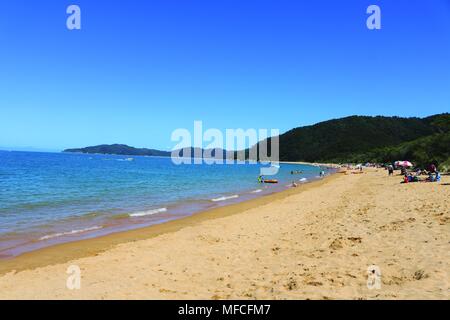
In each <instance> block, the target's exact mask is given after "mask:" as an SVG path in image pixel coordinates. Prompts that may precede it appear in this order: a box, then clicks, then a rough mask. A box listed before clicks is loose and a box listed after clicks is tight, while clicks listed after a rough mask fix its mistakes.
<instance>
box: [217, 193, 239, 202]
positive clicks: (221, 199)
mask: <svg viewBox="0 0 450 320" xmlns="http://www.w3.org/2000/svg"><path fill="white" fill-rule="evenodd" d="M238 197H239V196H238V195H237V194H235V195H232V196H228V197H220V198H215V199H211V201H213V202H218V201H225V200H229V199H236V198H238Z"/></svg>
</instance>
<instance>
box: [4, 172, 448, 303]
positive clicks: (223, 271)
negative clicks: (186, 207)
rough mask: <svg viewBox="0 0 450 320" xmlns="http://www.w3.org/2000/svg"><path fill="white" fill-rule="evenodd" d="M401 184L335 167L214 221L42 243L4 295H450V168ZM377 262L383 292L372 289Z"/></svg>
mask: <svg viewBox="0 0 450 320" xmlns="http://www.w3.org/2000/svg"><path fill="white" fill-rule="evenodd" d="M399 181H401V177H400V176H394V177H388V176H387V173H386V172H385V171H384V170H381V169H380V170H367V171H366V172H365V173H364V174H336V175H335V177H333V178H330V179H327V180H326V181H325V182H322V183H316V184H315V185H314V184H312V185H311V186H309V187H304V186H303V187H299V188H297V189H296V190H295V191H288V193H285V194H284V196H280V195H278V196H277V197H272V198H270V197H269V198H266V200H265V201H261V200H259V201H254V202H248V203H247V204H240V205H238V206H234V207H233V206H232V207H230V209H222V211H221V213H220V212H219V213H217V212H216V213H214V212H213V213H211V214H210V215H211V217H213V218H208V213H204V214H200V216H199V217H202V218H194V219H191V220H189V219H188V220H186V221H185V222H175V223H174V224H169V225H168V226H166V227H161V226H159V227H156V229H155V228H153V229H152V228H148V229H144V230H141V231H140V232H141V233H140V234H139V236H137V234H133V237H134V238H133V239H134V240H136V241H134V242H125V243H122V244H116V243H115V242H114V241H113V240H112V239H118V238H117V237H119V238H120V237H121V236H120V234H119V235H112V236H110V237H109V238H108V237H106V238H105V239H104V240H102V241H103V242H102V243H103V244H104V243H105V242H108V241H109V242H110V243H113V245H111V246H110V247H109V248H107V247H103V249H100V246H99V241H100V240H98V239H97V240H92V241H91V242H90V241H82V242H79V243H75V244H71V245H66V246H64V245H63V246H59V247H56V249H55V248H54V249H52V250H53V251H52V250H49V251H45V250H44V251H41V253H40V252H39V251H38V252H36V253H33V254H31V255H29V256H28V257H24V258H23V260H20V258H19V259H17V260H16V263H17V262H20V261H22V262H23V265H22V268H19V267H18V269H23V268H25V267H26V266H27V265H29V266H32V265H33V264H32V263H30V261H31V260H32V261H33V263H37V265H42V267H39V268H34V269H30V270H23V271H20V272H9V273H7V274H4V275H3V276H0V298H3V299H5V298H6V299H22V298H32V299H35V298H43V299H112V298H117V299H192V298H200V299H306V298H310V299H337V298H344V299H399V298H406V299H413V298H414V299H433V298H435V299H449V298H450V291H449V290H450V289H449V288H450V279H449V272H450V202H449V201H450V200H449V199H450V185H449V184H450V177H443V182H442V183H411V184H400V183H399ZM267 199H269V200H270V201H268V200H267ZM233 208H234V209H233ZM237 209H239V210H237ZM227 210H231V211H233V210H234V211H233V212H231V211H230V212H231V213H229V214H225V213H226V212H227ZM236 210H237V211H236ZM195 219H197V220H195ZM158 228H160V229H158ZM161 228H162V229H161ZM164 228H166V229H164ZM152 230H153V231H152ZM154 230H160V232H158V233H155V231H154ZM164 230H165V231H164ZM163 231H164V232H163ZM145 233H148V235H149V237H151V238H149V239H145V237H143V234H144V235H145ZM114 237H116V238H114ZM122 237H124V236H123V235H122ZM129 237H130V236H129ZM143 238H144V239H143ZM123 239H125V238H123ZM140 239H143V240H140ZM129 240H130V239H129ZM77 246H78V249H79V250H80V251H79V252H80V256H79V257H77V256H76V254H75V253H76V249H77ZM89 246H91V249H90V248H89ZM58 250H59V252H60V255H59V260H61V261H58V259H56V258H55V257H56V256H55V252H56V253H57V252H58ZM89 250H92V251H91V252H89ZM67 252H71V254H72V255H67ZM50 253H51V254H50ZM40 255H41V256H40ZM66 255H67V257H70V256H72V257H74V258H73V260H72V261H67V262H64V261H63V260H64V259H63V257H66ZM52 257H53V258H52ZM51 259H54V260H53V261H54V262H55V264H53V265H46V264H48V263H49V262H51V261H52V260H51ZM2 264H3V267H4V268H5V266H6V265H8V266H13V265H14V264H13V263H12V262H9V264H5V262H0V267H1V265H2ZM69 265H78V266H79V267H80V268H81V270H82V280H81V289H80V290H68V289H67V288H66V279H67V276H68V275H67V274H66V270H67V267H68V266H69ZM370 265H377V266H378V267H379V268H380V270H381V280H382V283H381V288H380V289H372V290H369V289H368V288H367V284H366V282H367V268H368V267H369V266H370ZM17 266H19V265H17Z"/></svg>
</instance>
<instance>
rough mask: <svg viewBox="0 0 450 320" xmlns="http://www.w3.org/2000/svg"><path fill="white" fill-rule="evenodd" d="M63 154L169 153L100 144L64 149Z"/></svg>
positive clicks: (127, 154) (160, 154) (147, 154)
mask: <svg viewBox="0 0 450 320" xmlns="http://www.w3.org/2000/svg"><path fill="white" fill-rule="evenodd" d="M63 152H72V153H91V154H117V155H126V156H158V157H170V154H171V153H170V152H169V151H161V150H155V149H147V148H134V147H130V146H127V145H126V144H102V145H98V146H92V147H85V148H76V149H66V150H64V151H63Z"/></svg>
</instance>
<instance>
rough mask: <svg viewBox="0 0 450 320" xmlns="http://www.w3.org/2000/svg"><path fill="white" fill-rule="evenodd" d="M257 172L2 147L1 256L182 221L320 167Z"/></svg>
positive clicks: (308, 175) (254, 168)
mask: <svg viewBox="0 0 450 320" xmlns="http://www.w3.org/2000/svg"><path fill="white" fill-rule="evenodd" d="M259 169H260V165H259V164H258V165H251V164H244V165H242V164H239V165H238V164H233V165H207V164H203V165H175V164H173V163H172V161H171V159H170V158H158V157H126V156H115V155H86V154H66V153H36V152H7V151H0V256H2V257H7V256H11V255H17V254H19V253H22V252H25V251H29V250H33V249H37V248H40V247H44V246H48V245H51V244H54V243H59V242H66V241H72V240H77V239H80V238H87V237H93V236H98V235H102V234H107V233H111V232H116V231H121V230H127V229H130V228H136V227H141V226H145V225H151V224H155V223H161V222H164V221H168V220H172V219H177V218H180V217H184V216H187V215H190V214H193V213H195V212H198V211H201V210H205V209H209V208H214V207H217V206H221V205H226V204H229V203H232V202H236V201H242V200H246V199H251V198H254V197H257V196H261V195H264V194H268V193H272V192H276V191H279V190H283V189H286V188H287V185H288V184H289V183H291V182H292V181H294V180H296V181H299V180H302V181H301V182H306V181H310V180H313V179H316V178H317V177H318V175H319V172H320V170H321V169H320V168H318V167H314V166H308V165H291V164H282V165H281V168H280V171H279V173H278V174H277V175H276V176H274V177H273V178H275V179H278V180H279V181H280V183H279V184H276V185H268V184H266V185H261V184H259V183H258V182H257V177H258V174H259ZM292 170H301V171H303V173H302V174H295V175H292V174H291V171H292ZM271 178H272V177H271ZM305 179H307V180H305Z"/></svg>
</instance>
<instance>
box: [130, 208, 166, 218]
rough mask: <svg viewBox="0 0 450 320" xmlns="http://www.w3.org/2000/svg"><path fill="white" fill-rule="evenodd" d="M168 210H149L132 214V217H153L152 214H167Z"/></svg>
mask: <svg viewBox="0 0 450 320" xmlns="http://www.w3.org/2000/svg"><path fill="white" fill-rule="evenodd" d="M166 211H167V208H159V209H153V210H147V211H140V212H135V213H130V217H144V216H151V215H152V214H156V213H161V212H166Z"/></svg>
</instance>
